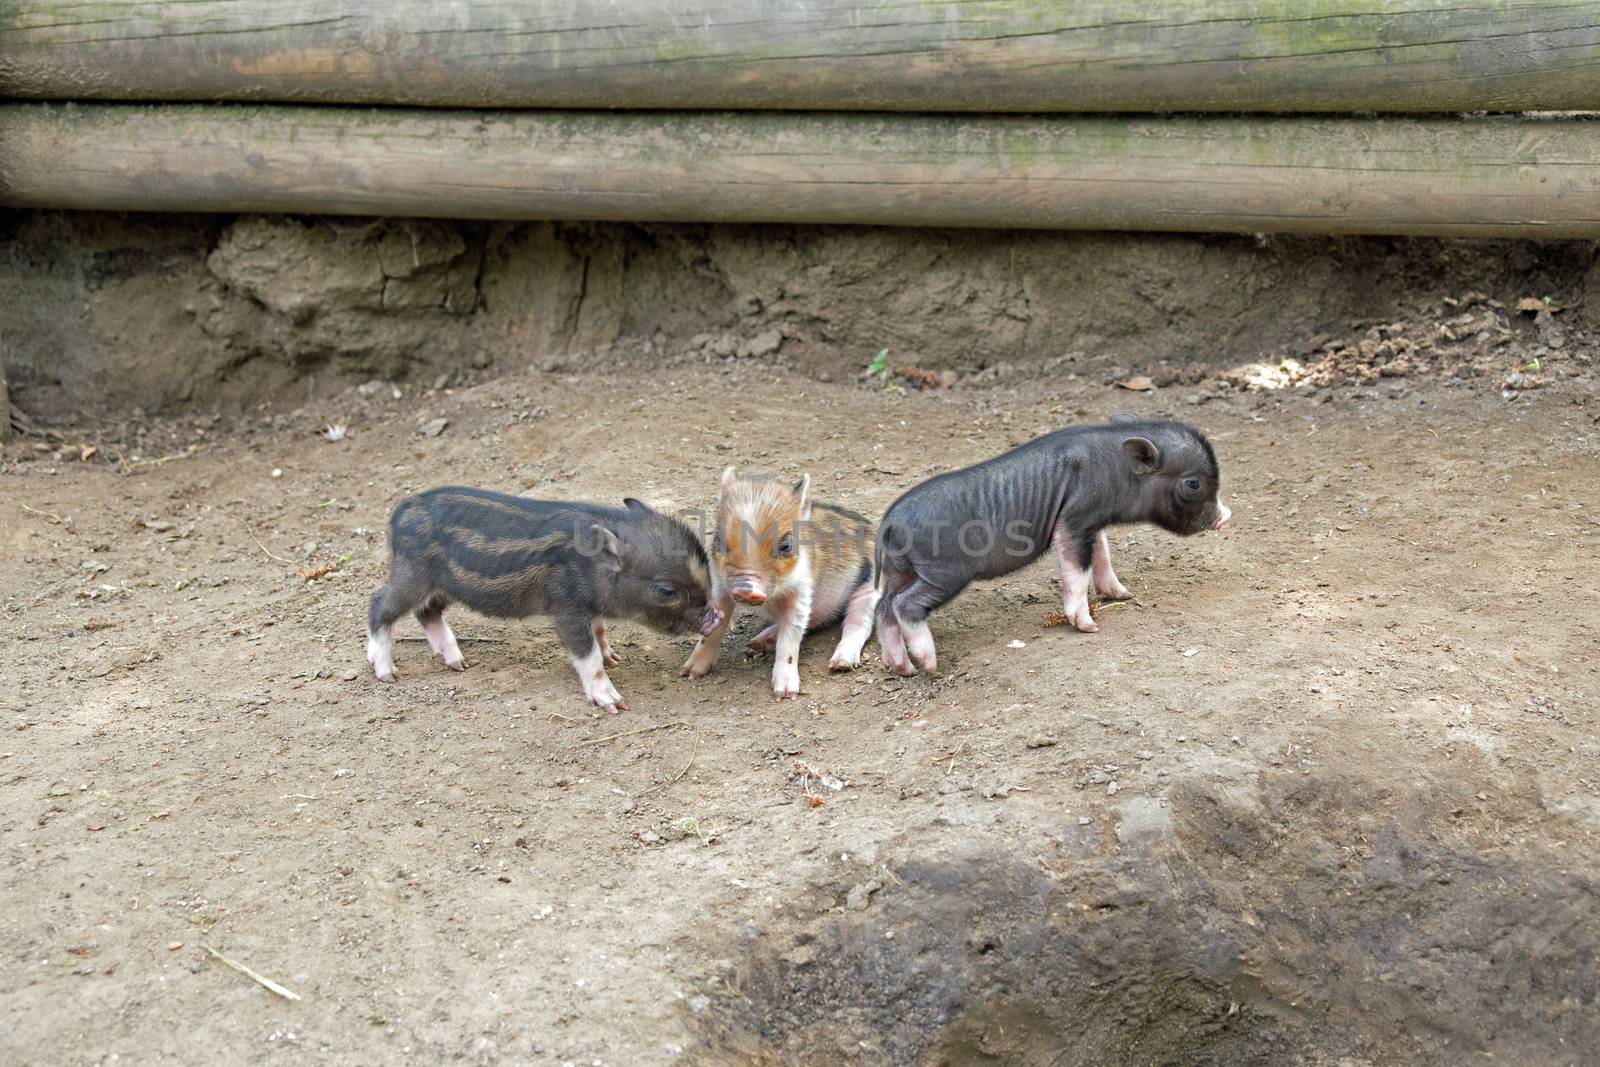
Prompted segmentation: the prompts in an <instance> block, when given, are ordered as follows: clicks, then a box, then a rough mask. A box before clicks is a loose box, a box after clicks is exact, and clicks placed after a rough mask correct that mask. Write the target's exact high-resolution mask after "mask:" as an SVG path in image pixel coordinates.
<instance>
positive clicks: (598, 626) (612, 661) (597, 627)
mask: <svg viewBox="0 0 1600 1067" xmlns="http://www.w3.org/2000/svg"><path fill="white" fill-rule="evenodd" d="M594 643H595V644H597V645H599V646H600V658H601V659H603V660H605V663H606V666H607V667H615V666H616V665H617V664H619V663H621V662H622V657H621V656H619V655H617V654H616V653H615V652H613V651H611V646H610V645H609V644H607V643H606V621H605V620H604V619H596V620H594Z"/></svg>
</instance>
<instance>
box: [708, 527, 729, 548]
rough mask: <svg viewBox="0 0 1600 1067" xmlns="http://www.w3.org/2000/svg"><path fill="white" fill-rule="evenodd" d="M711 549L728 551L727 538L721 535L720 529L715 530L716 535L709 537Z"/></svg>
mask: <svg viewBox="0 0 1600 1067" xmlns="http://www.w3.org/2000/svg"><path fill="white" fill-rule="evenodd" d="M711 551H713V552H726V551H728V539H727V538H726V537H723V536H722V531H721V530H718V531H717V535H716V536H715V537H713V538H712V539H711Z"/></svg>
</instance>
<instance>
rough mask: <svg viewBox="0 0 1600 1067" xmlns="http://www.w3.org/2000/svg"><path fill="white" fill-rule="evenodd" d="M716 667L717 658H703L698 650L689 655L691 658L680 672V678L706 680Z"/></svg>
mask: <svg viewBox="0 0 1600 1067" xmlns="http://www.w3.org/2000/svg"><path fill="white" fill-rule="evenodd" d="M716 665H717V658H716V657H715V656H703V655H701V654H700V650H699V649H696V650H695V651H693V652H691V653H690V654H689V658H688V660H687V661H685V663H684V665H683V669H682V670H680V671H678V677H679V678H704V677H705V676H706V675H708V674H710V673H711V670H712V668H713V667H715V666H716Z"/></svg>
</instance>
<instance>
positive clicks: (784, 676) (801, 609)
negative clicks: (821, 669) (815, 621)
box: [769, 582, 811, 700]
mask: <svg viewBox="0 0 1600 1067" xmlns="http://www.w3.org/2000/svg"><path fill="white" fill-rule="evenodd" d="M769 603H770V602H769ZM779 611H780V612H781V614H779V615H778V621H777V627H778V643H777V645H776V646H775V647H774V649H773V661H772V695H773V696H775V697H777V698H778V699H779V700H785V699H787V698H789V697H794V696H799V695H800V642H801V640H802V639H804V637H805V636H806V626H807V625H809V624H810V622H811V585H810V583H809V582H806V583H802V584H801V585H800V586H799V587H798V588H797V589H796V590H795V592H794V595H793V597H792V598H791V599H790V600H789V602H788V604H786V605H784V606H782V607H781V608H780V609H779Z"/></svg>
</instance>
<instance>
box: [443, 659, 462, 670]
mask: <svg viewBox="0 0 1600 1067" xmlns="http://www.w3.org/2000/svg"><path fill="white" fill-rule="evenodd" d="M444 665H445V666H446V667H449V668H450V669H451V670H453V671H464V670H466V669H467V661H466V660H464V659H447V660H445V661H444Z"/></svg>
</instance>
